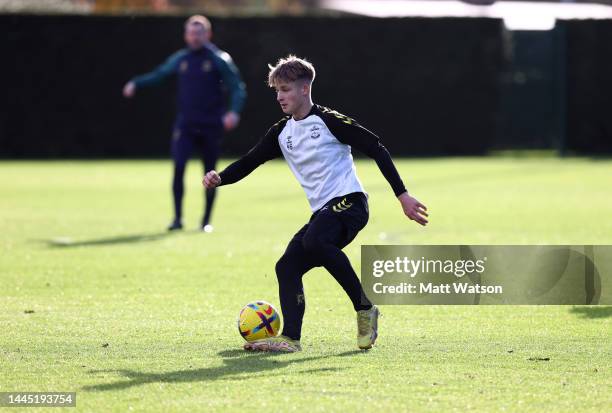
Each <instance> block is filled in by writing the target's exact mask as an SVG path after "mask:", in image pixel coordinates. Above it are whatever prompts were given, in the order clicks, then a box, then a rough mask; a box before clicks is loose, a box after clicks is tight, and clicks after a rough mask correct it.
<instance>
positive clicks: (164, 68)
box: [123, 50, 186, 98]
mask: <svg viewBox="0 0 612 413" xmlns="http://www.w3.org/2000/svg"><path fill="white" fill-rule="evenodd" d="M185 53H186V52H185V50H179V51H178V52H176V53H174V54H173V55H172V56H170V57H169V58H168V59H166V61H165V62H164V63H162V64H161V65H159V66H157V67H156V68H155V69H153V70H152V71H151V72H149V73H145V74H143V75H139V76H136V77H134V78H133V79H132V80H130V81H129V82H127V83H126V84H125V86H124V87H123V96H125V97H126V98H131V97H132V96H134V94H135V93H136V90H137V89H140V88H142V87H147V86H155V85H158V84H160V83H161V82H163V81H164V80H166V79H167V78H168V77H170V76H172V75H173V74H175V73H176V71H177V69H178V64H179V61H180V60H181V58H182V57H183V56H184V55H185Z"/></svg>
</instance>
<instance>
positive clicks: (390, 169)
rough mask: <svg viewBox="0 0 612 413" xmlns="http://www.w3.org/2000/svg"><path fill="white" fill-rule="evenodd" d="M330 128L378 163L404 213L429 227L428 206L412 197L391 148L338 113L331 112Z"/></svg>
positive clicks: (329, 115)
mask: <svg viewBox="0 0 612 413" xmlns="http://www.w3.org/2000/svg"><path fill="white" fill-rule="evenodd" d="M327 116H328V118H329V119H328V120H329V121H328V122H326V123H327V124H328V127H329V128H330V130H331V132H332V133H333V134H334V136H336V138H337V139H338V140H339V141H340V142H342V143H344V144H346V145H350V146H351V147H354V148H357V149H358V150H359V151H360V152H363V153H364V154H366V155H367V156H368V157H370V158H372V159H374V161H376V165H378V168H379V169H380V172H381V173H382V174H383V176H384V177H385V179H386V180H387V182H389V185H391V188H392V189H393V192H394V193H395V196H396V197H397V199H398V200H399V201H400V204H401V205H402V209H403V210H404V214H405V215H406V216H407V217H408V218H410V219H411V220H413V221H415V222H417V223H419V224H421V225H426V224H427V223H428V221H427V219H426V217H427V216H429V215H428V214H427V212H426V211H427V207H426V206H425V205H423V204H422V203H420V202H419V201H418V200H417V199H416V198H413V197H412V196H410V195H409V194H408V191H407V190H406V187H405V186H404V183H403V182H402V178H401V177H400V175H399V173H398V171H397V168H396V167H395V164H394V163H393V160H392V159H391V155H390V154H389V151H388V150H387V148H385V147H384V145H383V144H382V143H381V142H380V139H379V138H378V136H376V135H375V134H374V133H372V132H370V131H369V130H367V129H366V128H364V127H363V126H361V125H360V124H359V123H357V121H355V120H354V119H351V118H349V117H347V116H344V115H342V114H340V113H338V112H328V113H327Z"/></svg>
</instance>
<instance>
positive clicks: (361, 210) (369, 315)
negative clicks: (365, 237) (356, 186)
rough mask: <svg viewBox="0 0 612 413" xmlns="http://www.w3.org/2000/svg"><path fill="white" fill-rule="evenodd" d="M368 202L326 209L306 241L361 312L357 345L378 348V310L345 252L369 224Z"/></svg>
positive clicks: (349, 200) (346, 201) (344, 201)
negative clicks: (376, 342)
mask: <svg viewBox="0 0 612 413" xmlns="http://www.w3.org/2000/svg"><path fill="white" fill-rule="evenodd" d="M368 214H369V212H368V205H367V199H366V198H365V195H363V194H359V193H358V194H351V195H348V196H346V197H341V198H338V199H335V200H332V201H331V202H329V203H328V205H326V207H324V208H323V209H322V210H320V211H319V212H318V213H317V214H316V217H315V219H314V220H313V221H312V223H311V225H310V228H309V229H308V231H307V232H306V234H305V235H304V238H303V243H304V248H305V249H306V251H307V252H308V253H309V254H311V255H312V256H313V257H316V258H317V259H318V261H319V263H320V264H321V265H323V266H324V267H325V269H326V270H327V271H329V273H330V274H332V276H333V277H334V278H335V279H336V281H338V283H339V284H340V285H341V286H342V288H343V289H344V291H345V292H346V293H347V295H348V296H349V298H350V299H351V302H352V303H353V308H354V309H355V311H356V312H357V344H358V346H359V347H360V348H362V349H367V348H370V347H372V346H373V345H374V342H375V341H376V338H377V337H378V315H379V312H378V308H377V307H376V306H374V305H372V303H371V302H370V300H369V299H368V297H367V296H366V294H365V292H364V291H363V288H362V286H361V283H360V281H359V278H358V277H357V274H356V273H355V270H354V269H353V267H352V265H351V263H350V261H349V259H348V257H347V256H346V254H344V252H342V248H344V247H345V246H346V245H348V244H349V243H350V242H351V241H352V240H353V239H354V238H355V236H357V233H358V232H359V231H360V230H361V229H363V227H364V226H365V225H366V224H367V221H368Z"/></svg>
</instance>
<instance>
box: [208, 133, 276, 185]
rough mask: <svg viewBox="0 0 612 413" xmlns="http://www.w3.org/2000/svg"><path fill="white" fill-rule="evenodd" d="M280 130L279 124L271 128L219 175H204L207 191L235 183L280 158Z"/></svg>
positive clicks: (212, 173)
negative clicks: (271, 160) (272, 160)
mask: <svg viewBox="0 0 612 413" xmlns="http://www.w3.org/2000/svg"><path fill="white" fill-rule="evenodd" d="M279 123H280V122H279ZM280 130H282V127H280V126H279V124H276V125H274V126H272V127H271V128H270V129H269V130H268V132H267V133H266V134H265V136H264V137H263V138H261V139H260V140H259V142H258V143H257V144H256V145H255V146H253V147H252V148H251V149H250V150H249V151H248V152H247V154H246V155H244V156H243V157H242V158H240V159H238V160H237V161H235V162H233V163H231V164H230V165H228V167H227V168H225V169H224V170H223V171H221V172H220V173H217V171H209V172H207V173H206V175H204V179H203V180H202V184H203V185H204V186H205V187H206V188H207V189H211V188H214V187H216V186H221V185H230V184H233V183H236V182H238V181H240V180H241V179H242V178H244V177H246V176H247V175H249V174H250V173H251V172H253V171H254V170H255V169H256V168H257V167H258V166H259V165H261V164H263V163H264V162H267V161H269V160H270V159H274V158H278V157H280V156H282V152H281V150H280V146H279V145H278V134H279V133H280Z"/></svg>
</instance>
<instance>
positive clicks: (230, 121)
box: [123, 15, 246, 232]
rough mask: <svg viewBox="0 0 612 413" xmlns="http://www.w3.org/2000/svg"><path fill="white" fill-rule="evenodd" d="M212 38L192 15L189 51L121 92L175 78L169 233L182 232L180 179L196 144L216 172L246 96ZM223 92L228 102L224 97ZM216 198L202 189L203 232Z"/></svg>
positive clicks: (206, 24) (207, 24)
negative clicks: (222, 146)
mask: <svg viewBox="0 0 612 413" xmlns="http://www.w3.org/2000/svg"><path fill="white" fill-rule="evenodd" d="M211 35H212V31H211V25H210V22H209V20H208V19H207V18H206V17H204V16H200V15H195V16H192V17H190V18H189V19H188V20H187V22H186V23H185V43H186V45H187V47H186V48H184V49H181V50H179V51H178V52H176V53H174V54H173V55H171V56H170V57H169V58H168V59H167V60H166V61H165V62H164V63H163V64H161V65H160V66H158V67H157V68H156V69H154V70H153V71H152V72H149V73H146V74H143V75H140V76H136V77H134V78H133V79H132V80H130V81H129V82H128V83H127V84H126V85H125V86H124V88H123V95H124V96H125V97H126V98H131V97H133V96H134V95H135V93H136V91H137V90H138V89H140V88H143V87H148V86H153V85H156V84H159V83H161V82H162V81H163V80H165V79H167V78H169V77H171V76H172V75H176V76H177V77H178V93H177V106H178V113H177V116H176V120H175V124H174V131H173V134H172V144H171V152H172V157H173V160H174V178H173V182H172V193H173V196H174V219H173V220H172V222H171V223H170V225H169V226H168V230H169V231H173V230H179V229H182V228H183V222H182V202H183V194H184V183H183V176H184V174H185V167H186V165H187V161H188V160H189V157H190V156H191V153H192V150H193V148H194V146H196V147H197V148H198V149H199V150H200V153H201V156H202V161H203V162H204V171H205V172H208V171H211V170H213V169H215V166H216V163H217V159H218V158H219V149H220V141H221V138H222V136H223V132H224V131H229V130H232V129H234V128H235V127H236V126H237V125H238V123H239V121H240V111H241V110H242V108H243V106H244V101H245V98H246V88H245V85H244V82H243V81H242V78H241V76H240V72H239V71H238V68H237V67H236V65H235V64H234V63H233V61H232V58H231V57H230V55H229V54H228V53H226V52H224V51H223V50H220V49H219V48H217V47H216V46H215V45H214V44H213V43H212V42H211V41H210V39H211ZM226 91H227V92H228V94H229V102H226V99H225V92H226ZM215 194H216V192H215V189H214V188H213V189H207V190H206V191H205V210H204V215H203V217H202V222H201V229H202V230H203V231H205V232H211V231H212V230H213V227H212V225H211V215H212V209H213V204H214V200H215Z"/></svg>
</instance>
